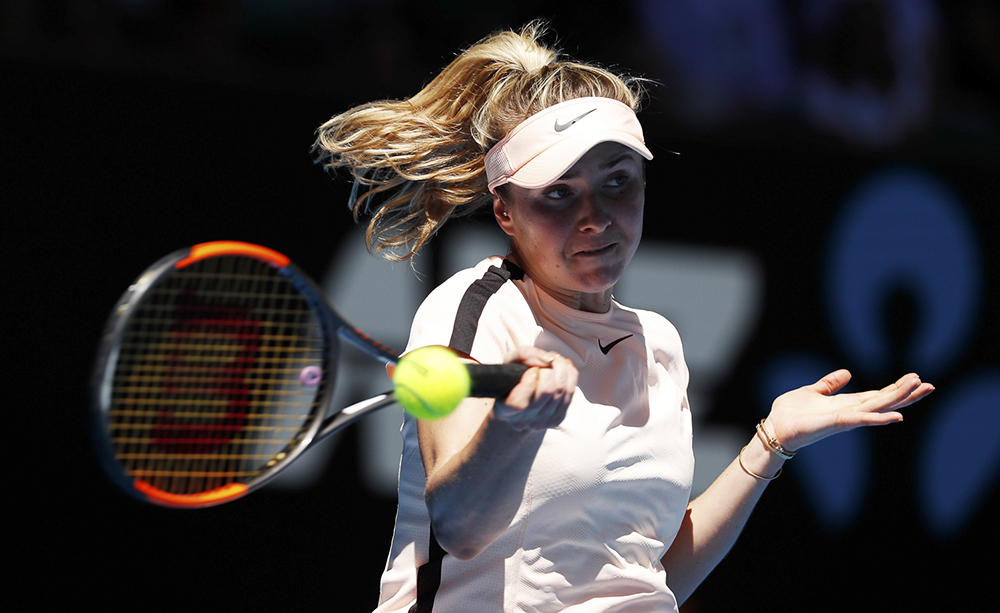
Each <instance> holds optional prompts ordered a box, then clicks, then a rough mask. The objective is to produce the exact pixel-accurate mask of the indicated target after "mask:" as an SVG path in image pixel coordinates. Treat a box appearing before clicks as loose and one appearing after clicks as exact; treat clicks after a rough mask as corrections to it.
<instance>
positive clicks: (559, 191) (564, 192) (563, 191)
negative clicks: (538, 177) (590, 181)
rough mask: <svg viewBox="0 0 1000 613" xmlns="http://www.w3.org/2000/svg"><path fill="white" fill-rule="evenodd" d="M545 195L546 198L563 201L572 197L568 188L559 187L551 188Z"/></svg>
mask: <svg viewBox="0 0 1000 613" xmlns="http://www.w3.org/2000/svg"><path fill="white" fill-rule="evenodd" d="M544 195H545V197H546V198H550V199H552V200H562V199H563V198H566V197H567V196H569V195H570V191H569V188H568V187H565V186H558V187H552V188H550V189H549V190H548V191H546V192H545V193H544Z"/></svg>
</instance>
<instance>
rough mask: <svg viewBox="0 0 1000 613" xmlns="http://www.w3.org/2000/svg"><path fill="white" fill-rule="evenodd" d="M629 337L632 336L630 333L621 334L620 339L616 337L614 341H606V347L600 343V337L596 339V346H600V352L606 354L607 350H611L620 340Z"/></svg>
mask: <svg viewBox="0 0 1000 613" xmlns="http://www.w3.org/2000/svg"><path fill="white" fill-rule="evenodd" d="M631 337H632V335H631V334H629V335H628V336H623V337H621V338H620V339H618V340H616V341H611V342H610V343H608V345H607V347H605V346H604V345H602V344H601V339H597V346H598V347H600V348H601V353H603V354H604V355H608V352H609V351H611V348H612V347H614V346H615V345H617V344H618V343H620V342H622V341H623V340H625V339H627V338H631Z"/></svg>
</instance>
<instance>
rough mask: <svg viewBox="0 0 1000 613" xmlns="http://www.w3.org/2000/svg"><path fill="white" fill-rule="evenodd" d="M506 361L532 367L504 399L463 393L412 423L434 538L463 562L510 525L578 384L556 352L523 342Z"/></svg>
mask: <svg viewBox="0 0 1000 613" xmlns="http://www.w3.org/2000/svg"><path fill="white" fill-rule="evenodd" d="M508 361H518V362H521V363H523V364H526V365H528V366H531V367H532V368H529V369H528V370H527V371H526V372H525V373H524V375H523V376H522V377H521V382H520V383H519V384H518V385H517V386H516V387H515V388H514V389H513V390H512V391H511V393H510V395H509V396H508V397H507V398H506V399H505V400H504V401H503V402H500V401H494V400H491V399H481V398H469V399H467V400H465V401H464V402H463V403H462V404H461V405H459V407H458V409H456V410H455V411H454V412H453V413H452V414H451V415H449V416H448V417H445V418H443V419H440V420H435V421H421V422H419V423H418V424H417V431H418V436H419V439H420V453H421V456H422V458H423V462H424V470H425V471H426V473H427V488H426V491H425V498H426V501H427V510H428V511H429V513H430V519H431V526H432V528H433V530H434V536H435V538H436V539H437V541H438V543H439V544H440V545H441V547H442V548H444V550H445V551H447V552H448V553H450V554H451V555H453V556H455V557H456V558H459V559H461V560H468V559H471V558H474V557H475V556H477V555H478V554H479V553H480V552H482V551H483V550H484V549H486V547H488V546H489V545H490V543H492V542H493V541H494V540H495V539H496V538H497V537H498V536H500V534H502V533H503V531H504V530H506V529H507V527H508V526H509V525H510V522H511V521H512V520H513V518H514V515H515V514H516V513H517V509H518V507H519V506H520V505H521V498H522V496H523V494H524V486H525V483H526V481H527V477H528V472H529V471H530V469H531V464H532V462H533V461H534V459H535V452H536V451H537V450H538V447H539V445H541V442H542V438H543V437H544V435H545V431H546V430H547V429H548V428H552V427H555V426H558V425H559V424H560V423H561V422H562V420H563V417H565V415H566V408H567V406H568V405H569V401H570V399H571V398H572V396H573V391H574V390H575V389H576V381H577V374H578V373H577V370H576V368H575V367H574V366H573V363H572V362H570V361H569V360H567V359H566V358H563V357H561V356H559V355H557V354H554V353H551V352H547V351H543V350H540V349H537V348H535V347H522V348H520V349H518V350H517V352H516V354H514V355H512V356H510V357H509V359H508Z"/></svg>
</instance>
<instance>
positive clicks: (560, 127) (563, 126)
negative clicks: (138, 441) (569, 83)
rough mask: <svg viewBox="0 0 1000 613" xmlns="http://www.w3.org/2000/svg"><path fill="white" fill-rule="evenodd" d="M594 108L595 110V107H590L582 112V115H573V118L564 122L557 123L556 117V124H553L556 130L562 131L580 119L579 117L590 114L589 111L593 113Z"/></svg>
mask: <svg viewBox="0 0 1000 613" xmlns="http://www.w3.org/2000/svg"><path fill="white" fill-rule="evenodd" d="M596 110H597V109H590V110H589V111H587V112H586V113H584V114H583V115H580V116H578V117H574V118H573V119H570V120H569V121H568V122H566V123H559V120H558V119H556V126H555V127H556V132H562V131H563V130H565V129H566V128H568V127H570V126H571V125H573V124H575V123H576V122H578V121H580V120H581V119H583V118H584V117H586V116H587V115H590V114H591V113H593V112H594V111H596Z"/></svg>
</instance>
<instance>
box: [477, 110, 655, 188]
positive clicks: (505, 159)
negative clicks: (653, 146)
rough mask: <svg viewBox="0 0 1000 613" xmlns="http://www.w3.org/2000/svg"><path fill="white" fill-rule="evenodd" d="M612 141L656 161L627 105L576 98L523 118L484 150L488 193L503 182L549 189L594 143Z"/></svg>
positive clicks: (633, 114)
mask: <svg viewBox="0 0 1000 613" xmlns="http://www.w3.org/2000/svg"><path fill="white" fill-rule="evenodd" d="M608 141H610V142H615V143H621V144H623V145H625V146H626V147H629V148H630V149H634V150H635V151H636V152H638V153H639V154H640V155H641V156H642V157H644V158H646V159H647V160H651V159H653V154H652V153H650V152H649V149H647V148H646V144H645V141H644V140H643V136H642V126H641V125H640V124H639V119H638V118H637V117H636V116H635V112H634V111H633V110H632V109H631V108H629V106H628V105H627V104H623V103H621V102H618V101H617V100H612V99H611V98H575V99H573V100H567V101H566V102H561V103H559V104H557V105H555V106H550V107H549V108H547V109H545V110H543V111H540V112H538V113H535V114H534V115H532V116H531V117H529V118H527V119H526V120H524V121H522V122H521V123H520V124H518V125H517V127H515V128H514V129H513V130H511V131H510V133H509V134H507V136H505V137H504V139H503V140H501V141H500V142H499V143H497V144H496V145H493V146H492V147H490V150H489V151H487V152H486V160H485V162H486V179H487V181H488V183H487V185H488V187H489V190H490V193H496V192H495V190H496V188H497V186H499V185H503V184H504V183H513V184H514V185H518V186H520V187H526V188H529V189H534V188H538V187H545V186H546V185H548V184H550V183H552V182H553V181H555V180H556V179H558V178H559V177H561V176H562V175H563V174H565V173H566V171H567V170H569V169H570V168H572V167H573V164H576V163H577V161H578V160H579V159H580V158H581V157H583V155H584V154H585V153H587V152H588V151H590V149H591V148H592V147H593V146H594V145H596V144H598V143H603V142H608Z"/></svg>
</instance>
